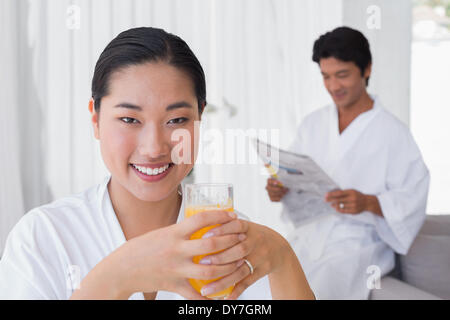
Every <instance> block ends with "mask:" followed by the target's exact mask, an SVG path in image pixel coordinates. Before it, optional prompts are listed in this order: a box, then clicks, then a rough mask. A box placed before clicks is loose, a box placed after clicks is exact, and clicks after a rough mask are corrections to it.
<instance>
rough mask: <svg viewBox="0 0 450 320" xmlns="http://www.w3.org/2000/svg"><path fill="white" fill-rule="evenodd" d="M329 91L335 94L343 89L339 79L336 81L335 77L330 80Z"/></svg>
mask: <svg viewBox="0 0 450 320" xmlns="http://www.w3.org/2000/svg"><path fill="white" fill-rule="evenodd" d="M328 89H329V90H330V91H331V92H333V93H334V92H335V91H339V90H340V89H341V84H340V82H339V81H338V79H336V78H335V77H331V78H330V79H329V80H328Z"/></svg>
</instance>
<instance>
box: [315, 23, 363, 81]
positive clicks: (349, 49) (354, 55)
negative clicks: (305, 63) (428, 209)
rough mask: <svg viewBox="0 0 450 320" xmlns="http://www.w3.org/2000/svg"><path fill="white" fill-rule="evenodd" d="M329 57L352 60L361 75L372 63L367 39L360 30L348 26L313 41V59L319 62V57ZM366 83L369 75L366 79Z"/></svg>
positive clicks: (346, 60)
mask: <svg viewBox="0 0 450 320" xmlns="http://www.w3.org/2000/svg"><path fill="white" fill-rule="evenodd" d="M329 57H333V58H336V59H338V60H341V61H345V62H350V61H351V62H354V63H355V64H356V65H357V66H358V67H359V69H360V70H361V76H364V71H365V70H366V68H367V67H368V66H369V65H370V64H371V63H372V54H371V53H370V46H369V41H367V39H366V37H364V35H363V34H362V33H361V32H359V31H358V30H355V29H352V28H349V27H339V28H336V29H334V30H333V31H330V32H327V33H325V34H323V35H321V36H320V37H319V39H317V40H316V41H315V42H314V48H313V56H312V59H313V61H314V62H317V63H319V61H320V59H322V58H329ZM368 85H369V77H367V79H366V86H368Z"/></svg>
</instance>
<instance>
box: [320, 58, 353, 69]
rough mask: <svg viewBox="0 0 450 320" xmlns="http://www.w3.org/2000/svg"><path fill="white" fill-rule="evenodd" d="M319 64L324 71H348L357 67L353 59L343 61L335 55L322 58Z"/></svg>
mask: <svg viewBox="0 0 450 320" xmlns="http://www.w3.org/2000/svg"><path fill="white" fill-rule="evenodd" d="M319 65H320V69H321V71H322V72H340V71H348V70H350V69H352V68H355V67H357V66H356V64H355V63H354V62H353V61H342V60H339V59H336V58H334V57H329V58H322V59H320V61H319Z"/></svg>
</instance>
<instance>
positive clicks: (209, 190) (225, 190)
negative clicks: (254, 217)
mask: <svg viewBox="0 0 450 320" xmlns="http://www.w3.org/2000/svg"><path fill="white" fill-rule="evenodd" d="M183 196H185V197H186V198H185V207H184V216H185V218H189V217H191V216H193V215H194V214H197V213H200V212H204V211H213V210H222V211H228V212H233V211H234V209H233V185H231V184H227V183H195V184H186V185H185V190H184V194H183ZM219 225H220V224H216V225H212V226H208V227H205V228H202V229H200V230H198V231H196V232H194V233H193V234H192V235H191V237H190V239H191V240H193V239H201V238H202V237H203V235H204V234H205V233H206V232H208V231H209V230H211V229H212V228H215V227H217V226H219ZM218 252H220V251H218ZM215 253H217V252H211V253H209V254H204V255H200V256H195V257H194V258H193V261H194V263H199V261H200V260H202V259H203V258H204V257H205V256H207V255H210V254H215ZM218 279H220V278H217V279H213V280H202V279H189V283H190V284H191V285H192V287H193V288H194V289H195V290H197V292H199V293H200V290H201V289H202V288H203V286H204V285H206V284H208V283H210V282H213V281H216V280H218ZM233 288H234V286H230V287H229V288H227V289H225V290H222V291H220V292H216V293H213V294H211V295H208V296H207V297H208V298H210V299H225V298H226V297H227V296H228V295H229V294H230V293H231V291H233Z"/></svg>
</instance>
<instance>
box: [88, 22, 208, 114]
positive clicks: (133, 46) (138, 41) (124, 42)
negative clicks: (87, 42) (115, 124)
mask: <svg viewBox="0 0 450 320" xmlns="http://www.w3.org/2000/svg"><path fill="white" fill-rule="evenodd" d="M158 61H163V62H167V63H168V64H169V65H172V66H174V67H176V68H178V69H179V70H181V71H183V72H185V73H186V74H187V75H188V76H189V78H191V80H192V83H193V86H194V90H195V95H196V97H197V102H198V108H199V113H201V112H202V111H203V110H202V107H203V106H204V105H206V81H205V73H204V72H203V68H202V66H201V65H200V62H199V61H198V59H197V57H196V56H195V55H194V53H193V52H192V51H191V49H190V48H189V46H188V45H187V44H186V42H184V41H183V40H182V39H181V38H180V37H178V36H176V35H173V34H171V33H168V32H166V31H164V30H162V29H157V28H151V27H141V28H133V29H129V30H126V31H124V32H122V33H120V34H119V35H118V36H117V37H116V38H114V39H113V40H112V41H111V42H110V43H109V44H108V45H107V46H106V48H105V49H104V50H103V52H102V53H101V55H100V57H99V58H98V61H97V63H96V65H95V70H94V76H93V78H92V88H91V89H92V98H93V99H94V108H95V111H96V112H97V113H98V112H99V111H100V102H101V99H102V98H103V97H104V96H106V95H108V94H109V80H110V78H111V75H112V74H113V73H114V72H116V71H119V70H121V69H123V68H126V67H128V66H131V65H139V64H142V63H146V62H158Z"/></svg>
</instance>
